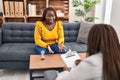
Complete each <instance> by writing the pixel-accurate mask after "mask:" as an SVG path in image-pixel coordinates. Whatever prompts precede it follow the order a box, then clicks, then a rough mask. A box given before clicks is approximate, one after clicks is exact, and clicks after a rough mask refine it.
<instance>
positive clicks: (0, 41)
mask: <svg viewBox="0 0 120 80" xmlns="http://www.w3.org/2000/svg"><path fill="white" fill-rule="evenodd" d="M1 45H2V30H1V29H0V46H1Z"/></svg>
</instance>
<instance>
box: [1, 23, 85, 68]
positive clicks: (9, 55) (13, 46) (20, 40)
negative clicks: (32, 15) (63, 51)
mask: <svg viewBox="0 0 120 80" xmlns="http://www.w3.org/2000/svg"><path fill="white" fill-rule="evenodd" d="M63 26H64V35H65V45H66V46H67V47H68V48H70V49H71V50H75V51H77V52H86V49H87V46H86V44H83V43H78V42H76V39H77V35H78V31H79V28H80V23H63ZM34 27H35V24H34V23H13V22H9V23H3V25H2V28H1V29H0V69H24V68H25V69H28V68H29V56H30V55H31V54H36V53H35V51H34V47H35V44H34Z"/></svg>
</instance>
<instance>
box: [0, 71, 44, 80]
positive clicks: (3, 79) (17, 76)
mask: <svg viewBox="0 0 120 80" xmlns="http://www.w3.org/2000/svg"><path fill="white" fill-rule="evenodd" d="M36 75H41V73H39V72H36V73H34V74H33V76H36ZM0 80H30V77H29V71H28V70H4V69H2V70H0ZM34 80H43V79H34Z"/></svg>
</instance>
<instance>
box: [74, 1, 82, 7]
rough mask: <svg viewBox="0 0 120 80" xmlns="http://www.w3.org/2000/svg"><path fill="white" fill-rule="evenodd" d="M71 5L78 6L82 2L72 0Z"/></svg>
mask: <svg viewBox="0 0 120 80" xmlns="http://www.w3.org/2000/svg"><path fill="white" fill-rule="evenodd" d="M72 5H73V7H78V6H80V5H82V2H81V1H80V0H72Z"/></svg>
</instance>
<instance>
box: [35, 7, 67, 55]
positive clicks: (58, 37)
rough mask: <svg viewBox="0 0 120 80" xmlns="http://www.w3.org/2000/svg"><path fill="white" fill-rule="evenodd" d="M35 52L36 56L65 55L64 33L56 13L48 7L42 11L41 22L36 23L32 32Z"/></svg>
mask: <svg viewBox="0 0 120 80" xmlns="http://www.w3.org/2000/svg"><path fill="white" fill-rule="evenodd" d="M34 40H35V44H36V47H35V50H36V52H37V53H38V54H40V53H41V51H44V52H45V53H46V54H50V53H65V50H64V49H65V45H64V31H63V26H62V22H61V21H60V20H58V18H57V15H56V11H55V10H54V9H53V8H51V7H48V8H46V9H45V10H44V12H43V16H42V19H41V21H37V22H36V24H35V31H34Z"/></svg>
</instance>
